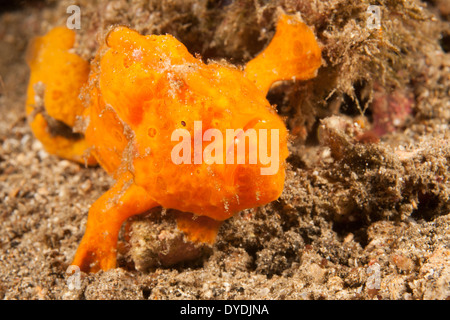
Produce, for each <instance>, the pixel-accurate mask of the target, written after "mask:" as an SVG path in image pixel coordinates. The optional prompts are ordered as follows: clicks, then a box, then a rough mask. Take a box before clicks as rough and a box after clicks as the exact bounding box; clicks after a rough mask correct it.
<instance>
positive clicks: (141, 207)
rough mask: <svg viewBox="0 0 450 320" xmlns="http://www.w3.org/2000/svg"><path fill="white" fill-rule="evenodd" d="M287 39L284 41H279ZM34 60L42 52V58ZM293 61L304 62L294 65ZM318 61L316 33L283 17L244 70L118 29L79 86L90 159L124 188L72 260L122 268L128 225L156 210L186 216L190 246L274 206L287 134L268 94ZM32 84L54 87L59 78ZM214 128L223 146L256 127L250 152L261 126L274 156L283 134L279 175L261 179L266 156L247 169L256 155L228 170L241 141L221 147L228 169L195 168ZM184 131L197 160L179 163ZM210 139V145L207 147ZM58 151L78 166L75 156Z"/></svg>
mask: <svg viewBox="0 0 450 320" xmlns="http://www.w3.org/2000/svg"><path fill="white" fill-rule="evenodd" d="M280 35H281V37H282V39H281V40H277V38H278V37H280ZM287 35H289V36H290V37H294V38H293V39H294V40H296V41H293V42H292V43H294V46H295V48H293V47H289V44H287V43H290V42H291V41H286V39H285V38H284V37H285V36H287ZM46 37H47V36H46ZM311 37H312V38H311ZM44 38H45V37H44ZM302 39H307V40H306V42H305V43H306V44H305V45H304V46H303V47H302V46H301V45H299V44H298V43H299V42H298V41H302ZM312 40H314V41H312ZM50 42H51V41H50ZM72 44H73V42H72ZM280 51H281V52H282V53H284V52H285V51H286V53H287V56H284V57H283V59H282V60H280V61H279V62H277V59H275V58H274V54H275V55H277V54H278V53H279V52H280ZM64 52H65V51H64V50H63V52H62V53H61V54H65V53H64ZM35 55H36V56H40V55H39V52H38V53H37V54H35ZM299 57H300V58H299ZM257 59H258V60H257ZM58 61H59V60H58ZM305 61H307V63H305ZM39 63H41V64H42V63H43V62H42V61H41V62H39ZM47 63H49V64H50V63H51V62H50V61H47ZM286 63H294V64H300V66H297V67H290V68H286V65H285V64H286ZM320 63H321V56H320V49H319V47H318V45H317V42H316V41H315V38H314V35H313V33H312V31H311V30H310V29H309V28H308V27H306V26H305V25H304V24H303V23H301V22H300V21H298V19H297V18H295V17H290V16H282V18H281V19H280V22H279V24H278V26H277V32H276V35H275V37H274V40H272V42H271V43H270V44H269V46H268V47H267V48H266V49H265V50H264V51H263V52H262V53H261V54H260V55H259V56H258V57H257V58H255V59H254V60H252V61H251V62H249V63H248V64H247V68H245V70H241V69H238V68H234V67H230V66H223V65H220V64H218V63H208V64H205V63H203V62H202V61H201V60H200V59H199V58H196V57H193V56H192V55H191V54H190V53H189V52H188V51H187V49H186V47H185V46H184V45H183V44H182V43H180V42H179V41H178V40H176V39H175V38H174V37H172V36H170V35H165V36H156V35H150V36H143V35H140V34H139V33H137V32H136V31H133V30H130V29H128V28H126V27H116V28H114V29H112V30H111V32H110V33H109V34H108V36H107V37H106V40H105V44H104V45H103V46H102V47H101V48H100V49H99V50H98V53H97V55H96V57H95V59H94V60H93V62H92V63H91V72H90V75H89V79H87V78H86V79H85V80H84V81H85V82H84V86H83V88H82V89H81V92H83V93H84V94H87V95H88V99H86V100H87V101H88V102H87V104H86V106H85V107H84V108H83V109H77V110H76V111H75V113H76V116H78V117H81V118H83V119H84V121H85V130H84V139H83V140H82V141H83V143H85V144H86V145H87V148H86V150H87V151H88V152H89V156H90V157H93V158H94V159H95V160H96V161H98V163H99V164H100V165H101V166H102V167H103V168H104V169H105V170H106V171H107V172H108V173H109V174H111V175H113V176H114V177H115V178H116V183H115V185H114V186H113V187H112V188H111V189H110V190H108V191H107V192H106V193H105V194H104V195H102V196H101V197H100V198H99V199H98V200H97V201H96V202H95V203H94V204H93V205H92V206H91V208H90V210H89V216H88V221H87V225H86V231H85V234H84V236H83V239H82V241H81V243H80V245H79V247H78V250H77V253H76V255H75V258H74V260H73V262H72V264H73V265H77V266H79V267H80V268H81V270H83V271H86V272H96V271H98V270H100V269H103V270H108V269H111V268H114V267H115V266H116V247H117V239H118V233H119V230H120V228H121V225H122V223H123V222H124V221H125V220H126V219H127V218H129V217H130V216H133V215H136V214H141V213H144V212H146V211H148V210H149V209H151V208H153V207H157V206H162V207H164V208H170V209H176V210H178V211H179V213H178V214H177V225H178V228H179V229H181V230H182V231H184V232H185V234H186V236H187V238H188V239H189V240H191V241H199V242H207V243H213V242H214V241H215V237H216V235H217V232H218V229H219V226H220V224H221V222H222V221H223V220H226V219H228V218H230V217H232V216H233V215H234V214H235V213H237V212H239V211H241V210H244V209H247V208H253V207H257V206H261V205H264V204H267V203H269V202H271V201H274V200H276V199H277V198H278V197H279V196H280V194H281V192H282V190H283V185H284V180H285V159H286V158H287V156H288V149H287V139H288V133H287V130H286V127H285V125H284V122H283V121H282V119H281V118H280V117H279V116H278V114H277V113H276V111H275V109H274V108H273V107H272V106H271V105H270V103H269V102H268V101H267V100H266V97H265V96H266V94H267V91H268V90H269V88H270V85H271V84H272V83H273V82H275V81H278V80H283V79H291V78H292V77H296V78H297V79H308V78H311V77H313V76H315V72H316V70H317V68H318V67H319V66H320ZM311 65H312V66H311ZM30 66H31V71H32V74H33V72H35V71H34V68H33V65H32V64H31V65H30ZM57 67H58V66H54V68H57ZM285 69H286V70H285ZM266 70H271V71H270V72H267V71H266ZM83 76H84V75H83ZM261 77H263V78H264V79H263V80H261ZM80 78H82V77H80ZM33 79H34V81H36V79H38V80H40V81H42V82H44V83H45V84H46V85H47V83H50V82H51V81H53V80H54V79H53V78H50V79H47V78H45V79H44V78H39V77H37V76H36V77H35V78H33ZM80 82H82V81H81V80H80V81H79V82H77V83H69V82H67V84H66V81H63V82H61V83H63V85H64V84H65V85H66V86H67V87H66V88H65V89H67V91H70V90H69V89H71V90H77V89H78V87H79V85H80ZM32 85H33V84H32V83H31V82H30V87H31V88H32V87H33V86H32ZM75 86H76V88H75ZM30 90H31V89H30ZM78 92H80V89H78ZM31 95H32V93H31ZM46 95H47V92H46ZM29 97H30V93H29ZM30 99H31V98H30ZM45 107H46V108H47V104H45ZM64 117H65V116H64V115H63V117H62V118H63V119H65V118H64ZM194 121H201V123H202V128H201V132H200V131H199V130H198V132H194V131H195V130H194ZM32 124H33V123H32ZM40 125H42V123H40ZM72 126H73V124H72ZM212 128H214V129H218V130H219V131H220V132H222V134H223V137H224V142H225V136H226V134H225V130H226V129H235V130H236V129H243V130H244V132H247V130H248V129H255V130H256V132H257V139H256V140H253V141H249V142H248V146H247V151H248V150H250V147H254V148H258V142H259V140H260V134H259V132H260V131H259V129H267V132H268V134H267V139H268V140H267V144H268V155H270V154H271V152H272V150H271V147H270V146H271V141H272V139H276V138H277V137H276V136H274V135H273V134H272V131H271V130H272V129H276V130H278V133H279V137H278V138H279V140H278V150H279V166H278V168H277V169H278V170H277V171H276V173H274V174H271V175H262V174H261V168H265V167H268V166H269V165H270V164H263V163H262V162H261V161H260V159H259V157H258V159H257V163H255V164H249V161H248V160H249V156H248V152H246V161H245V163H244V164H236V159H235V161H234V162H233V163H232V164H226V161H225V155H226V153H227V152H230V150H231V151H232V150H233V148H237V147H236V144H237V143H238V142H239V137H240V136H239V135H238V136H237V137H235V138H234V139H233V140H232V141H231V143H228V144H225V145H223V146H222V147H221V148H222V151H223V152H222V156H223V161H222V163H206V162H205V159H203V161H202V162H201V163H194V151H195V150H194V138H193V137H194V136H195V135H196V134H201V135H202V136H203V134H204V133H205V131H206V130H207V129H212ZM44 129H45V128H41V129H40V130H41V131H45V130H44ZM176 129H184V130H185V131H184V132H189V133H190V138H189V139H192V141H191V142H192V143H191V158H192V159H191V160H192V161H191V164H186V163H182V164H175V163H174V162H173V161H172V158H171V155H172V150H173V149H174V147H176V146H177V145H178V144H179V143H180V142H179V141H178V140H176V141H172V139H171V137H172V133H173V132H174V131H175V130H176ZM37 137H38V138H40V137H39V136H38V135H37ZM213 140H214V138H213ZM274 141H276V140H274ZM210 143H211V142H209V141H204V142H203V144H202V146H201V150H202V151H204V150H205V148H206V147H207V146H208V145H209V144H210ZM44 145H45V143H44ZM86 150H85V151H86ZM54 153H55V152H54ZM59 155H60V156H62V157H65V158H68V159H72V160H76V161H79V158H77V157H73V156H72V155H71V154H70V153H68V154H66V155H64V154H63V155H61V154H59ZM192 214H194V219H193V215H192Z"/></svg>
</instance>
